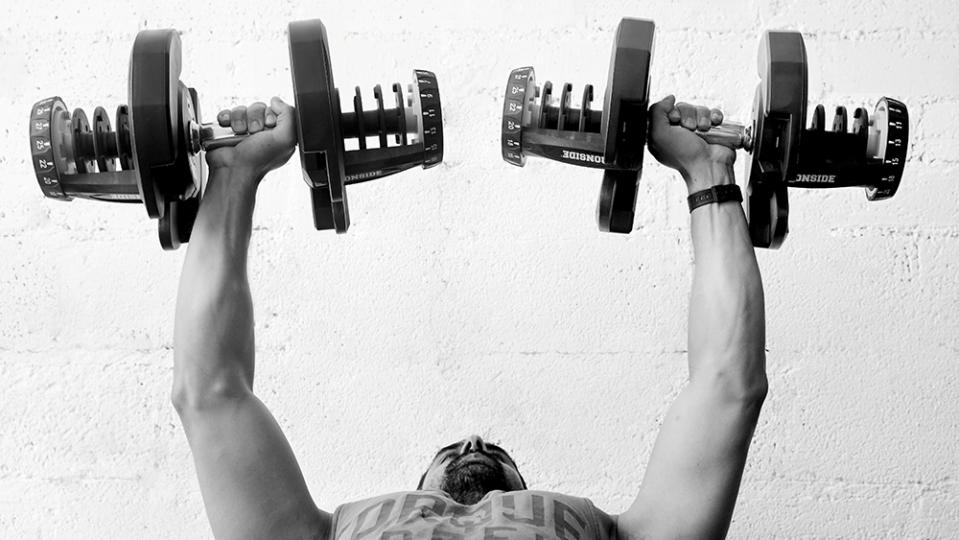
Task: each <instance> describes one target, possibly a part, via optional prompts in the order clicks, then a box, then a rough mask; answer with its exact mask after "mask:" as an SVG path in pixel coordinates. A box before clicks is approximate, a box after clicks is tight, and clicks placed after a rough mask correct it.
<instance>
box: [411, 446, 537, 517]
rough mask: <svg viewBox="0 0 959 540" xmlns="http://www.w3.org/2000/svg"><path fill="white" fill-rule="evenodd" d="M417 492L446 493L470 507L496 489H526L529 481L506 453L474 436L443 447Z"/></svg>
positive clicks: (421, 479)
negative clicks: (524, 478)
mask: <svg viewBox="0 0 959 540" xmlns="http://www.w3.org/2000/svg"><path fill="white" fill-rule="evenodd" d="M416 489H436V490H440V491H444V492H446V494H447V495H449V496H450V498H452V499H453V500H454V501H456V502H458V503H460V504H467V505H469V504H476V503H477V502H479V500H480V499H482V498H483V496H485V495H486V494H487V493H489V492H490V491H493V490H500V491H517V490H522V489H526V481H525V480H523V477H522V475H520V474H519V470H518V469H517V468H516V462H515V461H513V458H511V457H510V455H509V454H507V453H506V451H505V450H503V449H502V448H500V447H499V446H496V445H495V444H489V443H487V442H484V441H483V439H481V438H480V437H479V436H478V435H471V436H469V437H467V438H466V439H463V440H462V441H459V442H455V443H453V444H450V445H447V446H444V447H443V448H440V450H439V452H437V453H436V456H434V457H433V461H432V462H431V463H430V466H429V468H428V469H426V472H425V473H424V474H423V477H422V478H420V485H419V486H417V487H416Z"/></svg>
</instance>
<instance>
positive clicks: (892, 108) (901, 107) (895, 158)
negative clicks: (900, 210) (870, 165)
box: [866, 97, 909, 201]
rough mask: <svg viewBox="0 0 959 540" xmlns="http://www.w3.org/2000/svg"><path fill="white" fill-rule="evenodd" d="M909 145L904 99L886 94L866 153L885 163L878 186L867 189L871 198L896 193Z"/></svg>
mask: <svg viewBox="0 0 959 540" xmlns="http://www.w3.org/2000/svg"><path fill="white" fill-rule="evenodd" d="M908 145H909V112H908V110H907V109H906V105H905V104H904V103H902V102H901V101H898V100H895V99H892V98H888V97H884V98H882V99H881V100H879V103H877V104H876V110H875V112H874V113H873V117H872V129H871V130H870V131H869V141H868V143H867V147H866V152H867V154H868V155H869V156H871V157H872V158H874V159H878V160H880V162H881V163H882V165H884V167H883V169H882V172H881V173H880V174H881V176H880V177H879V178H878V180H877V181H876V183H875V185H873V186H869V187H867V188H866V198H868V199H869V200H870V201H880V200H883V199H888V198H889V197H892V196H893V195H895V194H896V190H898V189H899V182H900V181H901V180H902V172H903V168H904V167H905V166H906V151H907V147H908Z"/></svg>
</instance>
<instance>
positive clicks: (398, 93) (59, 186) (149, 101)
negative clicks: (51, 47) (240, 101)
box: [30, 20, 443, 249]
mask: <svg viewBox="0 0 959 540" xmlns="http://www.w3.org/2000/svg"><path fill="white" fill-rule="evenodd" d="M180 47H181V45H180V38H179V35H178V34H177V33H176V31H174V30H146V31H143V32H140V33H139V34H138V35H137V38H136V40H135V42H134V45H133V53H132V55H131V57H130V83H129V106H127V105H121V106H120V107H118V109H117V112H116V116H115V118H116V127H115V128H114V127H113V126H111V123H110V120H109V116H108V114H107V113H106V111H105V110H104V109H103V108H102V107H97V108H96V109H95V111H94V114H93V123H92V125H91V124H90V122H89V121H88V119H87V116H86V114H85V113H84V111H83V110H82V109H76V110H75V111H73V113H72V114H71V113H70V112H69V110H68V109H67V108H66V105H65V104H64V102H63V100H62V99H61V98H59V97H53V98H48V99H45V100H42V101H40V102H38V103H37V104H35V105H34V106H33V108H32V110H31V117H30V139H31V150H32V154H33V165H34V170H35V172H36V175H37V180H38V182H39V184H40V188H41V190H42V191H43V193H44V195H46V196H47V197H50V198H54V199H59V200H66V201H69V200H72V199H73V198H85V199H94V200H102V201H111V202H134V203H142V204H143V205H144V206H145V207H146V209H147V214H148V215H149V216H150V217H151V218H154V219H158V220H159V226H158V228H159V236H160V243H161V245H162V246H163V247H164V249H176V248H177V247H178V246H179V245H180V244H181V243H184V242H187V241H189V238H190V231H191V229H192V226H193V222H194V220H195V218H196V214H197V211H198V209H199V202H200V196H201V187H202V184H203V180H204V174H205V173H204V160H203V152H204V151H205V150H211V149H214V148H217V147H221V146H231V145H236V144H239V142H240V141H241V140H243V139H244V138H245V137H246V136H247V135H236V134H234V133H233V131H232V130H231V129H230V128H223V127H220V126H218V125H215V124H204V123H202V122H201V120H200V110H199V103H198V98H197V92H196V90H195V89H193V88H189V87H187V86H186V85H185V84H184V83H183V82H182V81H180V78H179V77H180V72H181V50H180ZM289 49H290V60H291V65H292V69H291V72H292V76H293V87H294V98H295V105H296V116H297V130H298V133H297V136H298V146H299V153H300V160H301V163H302V166H303V170H304V179H305V180H306V183H307V185H308V186H309V187H310V192H311V197H312V206H313V220H314V225H315V227H316V228H317V229H334V230H336V231H337V232H340V233H342V232H345V231H346V230H347V229H348V228H349V224H350V220H349V209H348V207H347V201H346V190H345V186H346V185H349V184H354V183H359V182H364V181H369V180H374V179H377V178H381V177H383V176H387V175H390V174H394V173H397V172H400V171H403V170H406V169H409V168H412V167H415V166H417V165H422V166H423V167H424V168H429V167H432V166H434V165H436V164H438V163H439V162H441V161H442V158H443V126H442V115H441V109H440V98H439V88H438V85H437V82H436V77H435V75H433V73H431V72H429V71H422V70H415V71H414V80H413V82H412V84H410V85H409V86H408V91H409V96H408V99H406V100H405V101H404V98H403V91H402V87H401V86H400V85H399V83H396V84H394V85H393V87H392V93H393V100H395V105H392V104H391V106H389V107H388V106H387V105H386V104H385V103H384V93H383V91H382V89H381V87H380V86H379V85H377V86H376V87H375V88H374V99H375V101H376V108H375V109H372V110H365V109H364V108H363V105H362V99H361V97H360V90H359V88H357V89H356V94H355V97H354V99H353V111H352V112H343V111H341V109H340V102H339V93H338V91H337V89H336V87H335V86H334V85H333V76H332V70H331V67H330V57H329V47H328V45H327V38H326V30H325V28H324V27H323V24H322V23H321V22H320V21H319V20H310V21H298V22H293V23H291V24H290V25H289ZM367 137H371V138H376V139H378V141H376V142H377V144H376V146H375V147H369V145H368V144H367ZM346 139H356V140H357V146H358V148H357V149H355V150H349V151H347V150H346V145H345V142H344V141H345V140H346ZM390 139H392V142H391V141H390Z"/></svg>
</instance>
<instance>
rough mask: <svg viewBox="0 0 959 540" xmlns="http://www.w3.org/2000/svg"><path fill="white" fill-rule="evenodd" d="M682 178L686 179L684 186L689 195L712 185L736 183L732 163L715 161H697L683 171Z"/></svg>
mask: <svg viewBox="0 0 959 540" xmlns="http://www.w3.org/2000/svg"><path fill="white" fill-rule="evenodd" d="M683 179H684V180H685V181H686V188H687V189H688V191H689V194H690V195H692V194H693V193H696V192H698V191H702V190H704V189H709V188H711V187H713V186H723V185H728V184H735V183H736V179H735V177H734V176H733V171H732V164H731V163H723V162H717V161H703V162H701V163H697V164H696V165H695V166H694V167H693V168H691V169H690V170H688V171H686V172H684V174H683Z"/></svg>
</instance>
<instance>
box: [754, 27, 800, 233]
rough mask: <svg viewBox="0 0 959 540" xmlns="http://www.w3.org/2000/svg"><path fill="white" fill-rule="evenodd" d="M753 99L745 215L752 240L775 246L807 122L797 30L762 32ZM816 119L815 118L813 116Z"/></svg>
mask: <svg viewBox="0 0 959 540" xmlns="http://www.w3.org/2000/svg"><path fill="white" fill-rule="evenodd" d="M758 60H759V61H758V68H759V77H760V82H759V84H758V85H757V87H756V99H755V100H754V101H753V126H752V133H753V134H754V135H753V141H754V142H753V149H752V152H751V154H752V162H751V164H750V166H749V167H747V169H746V171H747V172H746V181H747V188H746V194H745V198H746V204H745V207H746V217H747V220H748V221H749V231H750V235H751V237H752V241H753V245H754V246H757V247H767V248H777V247H779V245H780V244H782V242H783V240H784V239H785V238H786V234H787V232H788V215H789V200H788V197H787V194H786V185H787V179H789V178H792V177H794V176H795V174H796V173H795V169H796V163H797V161H798V159H799V138H800V134H801V132H802V129H803V127H804V126H805V123H806V102H807V65H806V47H805V44H804V43H803V38H802V34H800V33H799V32H771V31H770V32H766V34H765V35H764V36H763V39H762V41H761V42H760V45H759V55H758ZM817 121H818V119H817Z"/></svg>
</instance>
